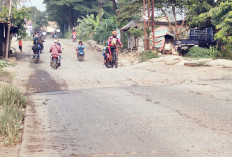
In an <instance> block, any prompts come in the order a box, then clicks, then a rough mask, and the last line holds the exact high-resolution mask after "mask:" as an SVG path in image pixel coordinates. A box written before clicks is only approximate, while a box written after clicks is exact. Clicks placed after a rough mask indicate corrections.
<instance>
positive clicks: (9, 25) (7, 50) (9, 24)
mask: <svg viewBox="0 0 232 157" xmlns="http://www.w3.org/2000/svg"><path fill="white" fill-rule="evenodd" d="M11 11H12V0H10V6H9V17H8V29H7V37H6V39H7V41H6V60H8V54H9V45H10V28H11Z"/></svg>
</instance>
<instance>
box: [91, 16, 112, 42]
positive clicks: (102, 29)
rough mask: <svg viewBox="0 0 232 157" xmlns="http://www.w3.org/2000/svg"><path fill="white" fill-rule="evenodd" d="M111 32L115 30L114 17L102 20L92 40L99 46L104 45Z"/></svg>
mask: <svg viewBox="0 0 232 157" xmlns="http://www.w3.org/2000/svg"><path fill="white" fill-rule="evenodd" d="M113 30H116V17H112V18H108V19H103V20H102V22H101V23H99V25H98V26H97V28H96V31H95V34H94V40H95V41H97V42H99V43H100V44H105V42H106V41H107V40H108V38H109V36H111V34H112V31H113Z"/></svg>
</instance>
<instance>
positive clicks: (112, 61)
mask: <svg viewBox="0 0 232 157" xmlns="http://www.w3.org/2000/svg"><path fill="white" fill-rule="evenodd" d="M111 50H112V51H111ZM111 50H110V48H109V51H110V53H109V57H107V58H106V62H105V66H106V67H107V68H113V67H115V68H117V67H118V54H117V52H116V50H117V49H116V48H113V49H112V48H111Z"/></svg>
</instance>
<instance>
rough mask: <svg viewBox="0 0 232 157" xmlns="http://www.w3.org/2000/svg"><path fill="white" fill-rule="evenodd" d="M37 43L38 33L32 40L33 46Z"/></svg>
mask: <svg viewBox="0 0 232 157" xmlns="http://www.w3.org/2000/svg"><path fill="white" fill-rule="evenodd" d="M38 42H39V32H37V33H36V34H35V36H34V38H33V44H38Z"/></svg>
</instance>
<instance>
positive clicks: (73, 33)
mask: <svg viewBox="0 0 232 157" xmlns="http://www.w3.org/2000/svg"><path fill="white" fill-rule="evenodd" d="M73 36H77V32H76V31H75V30H73V32H72V38H73Z"/></svg>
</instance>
